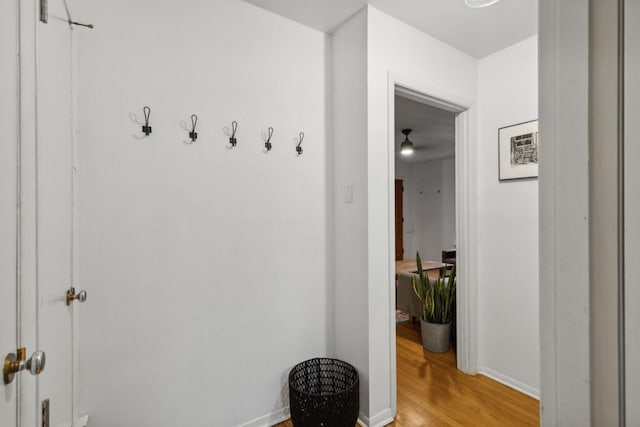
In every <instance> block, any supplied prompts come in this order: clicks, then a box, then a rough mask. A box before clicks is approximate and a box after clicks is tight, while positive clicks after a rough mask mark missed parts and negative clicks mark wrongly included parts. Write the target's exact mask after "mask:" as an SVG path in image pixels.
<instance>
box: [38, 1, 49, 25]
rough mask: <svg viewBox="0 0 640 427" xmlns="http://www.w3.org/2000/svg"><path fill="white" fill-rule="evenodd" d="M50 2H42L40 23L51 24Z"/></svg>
mask: <svg viewBox="0 0 640 427" xmlns="http://www.w3.org/2000/svg"><path fill="white" fill-rule="evenodd" d="M48 1H49V0H40V22H42V23H43V24H47V23H48V22H49V5H48Z"/></svg>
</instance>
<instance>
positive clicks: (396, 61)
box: [338, 6, 477, 425]
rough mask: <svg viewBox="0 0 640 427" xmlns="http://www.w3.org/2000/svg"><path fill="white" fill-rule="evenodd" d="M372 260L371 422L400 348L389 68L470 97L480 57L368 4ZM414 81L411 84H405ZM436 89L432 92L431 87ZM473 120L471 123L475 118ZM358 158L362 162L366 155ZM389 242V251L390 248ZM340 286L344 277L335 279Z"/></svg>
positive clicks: (388, 402) (386, 395)
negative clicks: (394, 312)
mask: <svg viewBox="0 0 640 427" xmlns="http://www.w3.org/2000/svg"><path fill="white" fill-rule="evenodd" d="M367 16H368V37H367V55H368V76H367V79H368V91H367V105H368V145H367V159H366V164H367V176H368V179H367V182H368V188H367V191H368V206H367V213H368V215H367V217H368V242H367V241H363V242H362V244H367V243H368V266H369V273H368V274H369V356H370V361H369V372H370V378H369V381H370V384H371V385H370V393H371V396H370V405H371V407H370V411H369V416H370V418H371V425H378V424H379V423H382V422H383V421H384V420H385V419H386V418H387V417H388V416H390V415H391V412H392V411H393V410H394V408H393V407H392V406H393V400H394V399H395V395H394V390H395V384H391V381H390V379H391V370H392V369H395V359H394V357H395V348H392V333H394V332H395V329H394V328H395V323H394V322H393V320H394V319H392V316H391V309H392V307H393V305H394V301H393V292H392V291H393V288H392V283H393V276H394V272H393V271H392V269H391V268H390V267H391V265H392V262H393V259H394V255H395V254H394V253H393V246H392V245H393V244H394V243H393V240H392V234H391V233H390V231H389V230H393V224H392V223H391V222H390V221H391V213H390V210H389V206H393V200H392V199H390V197H391V196H392V195H393V192H390V191H389V189H390V185H392V182H393V178H394V176H395V173H394V164H393V159H394V153H393V144H389V142H388V141H389V136H390V132H389V120H388V105H389V104H388V101H389V97H390V96H394V94H393V88H389V73H390V72H391V73H393V75H394V76H396V77H401V78H402V79H403V81H405V82H412V83H415V86H417V87H413V89H420V88H422V89H423V91H426V92H431V91H432V90H433V91H435V92H437V94H438V95H443V94H447V96H446V97H447V98H449V99H450V100H452V99H454V100H464V101H465V103H467V102H468V103H469V104H473V103H474V102H475V98H476V92H477V88H476V83H477V61H476V60H475V59H474V58H472V57H470V56H468V55H466V54H464V53H462V52H460V51H458V50H456V49H454V48H452V47H450V46H448V45H446V44H444V43H442V42H440V41H439V40H436V39H434V38H432V37H430V36H428V35H426V34H424V33H422V32H420V31H418V30H416V29H414V28H412V27H410V26H408V25H406V24H404V23H402V22H400V21H398V20H396V19H394V18H391V17H390V16H388V15H386V14H384V13H382V12H380V11H378V10H377V9H375V8H373V7H370V6H369V7H368V14H367ZM405 84H409V83H405ZM432 95H434V93H432ZM472 125H473V122H472ZM361 161H365V159H362V160H361ZM390 249H391V251H390ZM338 285H339V284H338Z"/></svg>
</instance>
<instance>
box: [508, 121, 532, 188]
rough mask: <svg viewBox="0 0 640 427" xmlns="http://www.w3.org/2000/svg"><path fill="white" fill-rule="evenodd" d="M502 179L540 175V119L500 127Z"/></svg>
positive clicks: (527, 177)
mask: <svg viewBox="0 0 640 427" xmlns="http://www.w3.org/2000/svg"><path fill="white" fill-rule="evenodd" d="M498 164H499V172H498V175H499V176H498V178H499V180H500V181H509V180H512V179H531V178H537V177H538V121H537V120H532V121H530V122H525V123H519V124H517V125H512V126H506V127H503V128H500V129H498Z"/></svg>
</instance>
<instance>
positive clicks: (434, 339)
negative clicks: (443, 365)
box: [413, 253, 456, 353]
mask: <svg viewBox="0 0 640 427" xmlns="http://www.w3.org/2000/svg"><path fill="white" fill-rule="evenodd" d="M416 262H417V264H418V276H417V277H414V278H413V291H414V292H415V294H416V296H417V297H418V299H419V300H420V302H421V303H422V316H421V318H420V331H421V334H422V346H423V347H424V348H425V349H427V350H429V351H432V352H434V353H446V352H447V351H449V343H450V340H451V320H452V309H453V304H454V302H455V297H456V267H455V265H454V267H453V269H452V270H451V273H450V274H449V276H448V277H447V276H446V274H445V273H444V272H443V270H441V271H440V273H439V274H438V277H437V278H435V279H432V278H430V277H429V276H427V273H426V272H425V271H423V270H422V261H421V260H420V254H419V253H416Z"/></svg>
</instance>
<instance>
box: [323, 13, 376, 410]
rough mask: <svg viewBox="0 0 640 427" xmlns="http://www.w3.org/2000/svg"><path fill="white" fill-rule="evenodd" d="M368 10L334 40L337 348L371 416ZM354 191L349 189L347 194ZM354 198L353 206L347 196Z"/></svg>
mask: <svg viewBox="0 0 640 427" xmlns="http://www.w3.org/2000/svg"><path fill="white" fill-rule="evenodd" d="M366 37H367V20H366V9H363V10H361V11H360V12H358V13H357V14H355V15H354V16H352V17H351V18H350V19H349V20H348V21H347V22H345V23H344V24H343V25H342V26H341V27H340V28H339V29H338V30H337V31H336V32H335V34H334V35H333V44H332V52H333V58H332V63H333V113H334V116H333V123H334V130H333V135H334V141H335V153H334V157H333V170H334V185H335V187H334V195H335V196H334V227H335V229H334V230H335V233H334V242H335V252H334V262H335V288H334V293H335V296H334V300H333V310H334V321H335V330H334V340H335V342H334V345H335V348H334V350H335V356H336V357H338V358H340V359H342V360H345V361H347V362H349V363H351V364H353V365H354V366H355V367H356V369H358V373H359V375H360V411H361V412H362V413H363V414H368V413H369V354H368V344H367V343H368V334H367V331H368V323H367V312H368V301H369V300H368V294H369V290H368V288H367V283H368V280H367V270H366V265H367V244H366V241H367V165H366V163H365V162H364V161H363V160H364V159H365V158H366V153H367V152H366V150H367V140H366V126H367V105H366V96H367V94H366V90H367V88H366V78H365V76H366V75H367V57H366V45H367V39H366ZM347 187H349V188H350V189H347ZM348 192H352V194H353V198H352V202H351V203H347V200H346V197H347V193H348Z"/></svg>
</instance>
